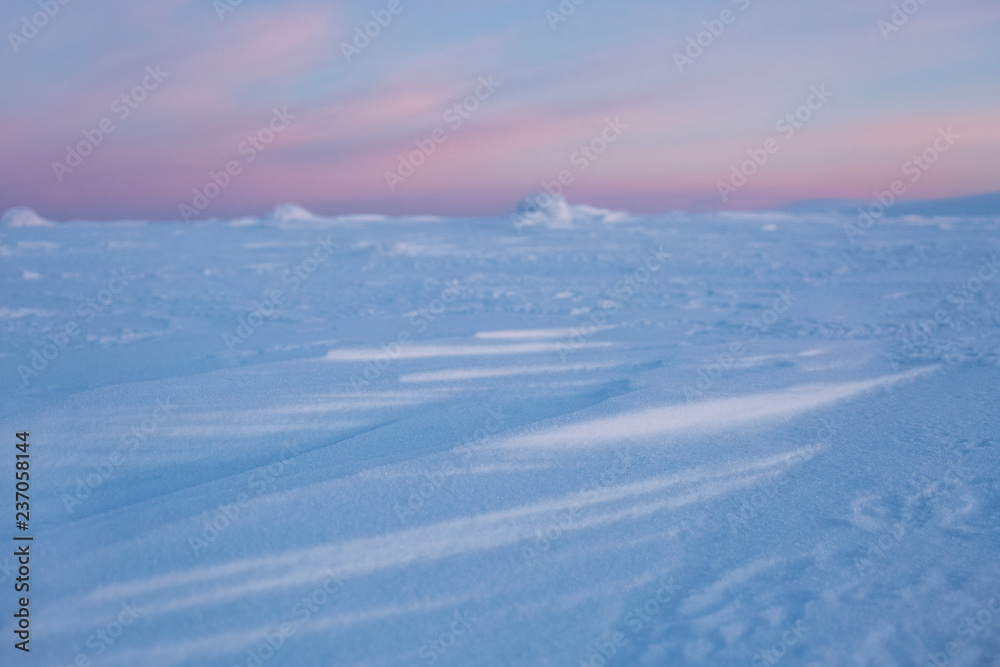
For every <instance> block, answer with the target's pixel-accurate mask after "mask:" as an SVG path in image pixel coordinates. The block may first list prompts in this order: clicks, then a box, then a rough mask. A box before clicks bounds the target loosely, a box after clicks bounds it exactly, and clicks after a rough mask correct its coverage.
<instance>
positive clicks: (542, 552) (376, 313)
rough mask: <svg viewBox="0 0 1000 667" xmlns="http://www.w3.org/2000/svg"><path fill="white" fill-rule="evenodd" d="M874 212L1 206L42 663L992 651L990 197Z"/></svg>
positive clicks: (960, 655)
mask: <svg viewBox="0 0 1000 667" xmlns="http://www.w3.org/2000/svg"><path fill="white" fill-rule="evenodd" d="M853 222H854V218H852V217H849V216H841V215H835V214H819V213H789V212H774V213H746V214H735V213H732V214H702V215H689V214H680V213H675V214H668V215H662V216H655V217H649V216H638V217H633V216H628V215H625V214H617V213H610V212H603V211H599V210H597V209H591V208H587V207H568V206H566V205H564V204H562V203H560V204H559V205H558V206H556V207H553V208H551V209H548V210H544V211H538V212H532V211H527V212H525V211H522V213H521V214H520V215H515V216H513V217H510V216H505V217H500V218H495V219H469V220H452V219H439V218H430V217H422V218H416V217H415V218H384V217H379V216H354V217H342V218H332V219H325V218H319V217H316V216H313V215H311V214H310V213H308V212H307V211H304V210H302V209H298V208H296V207H292V206H284V207H279V208H278V209H276V210H275V211H274V212H273V213H272V214H270V215H267V216H263V217H261V218H247V219H242V220H235V221H221V220H216V221H207V222H198V223H194V224H180V223H177V224H165V223H145V222H136V221H133V222H117V223H88V222H68V223H47V222H46V221H44V220H41V219H40V218H38V217H37V216H35V215H34V214H33V213H31V212H30V211H25V210H17V211H11V212H8V214H7V215H6V216H5V217H4V222H3V224H2V226H0V285H2V290H0V332H2V333H0V368H2V370H3V385H2V390H0V424H2V425H3V429H4V430H5V433H6V434H7V438H8V439H9V440H11V441H12V442H13V434H14V433H15V432H17V431H22V430H27V431H30V433H31V442H32V465H33V468H32V470H33V478H32V479H33V489H34V497H33V507H32V512H33V532H34V536H35V542H34V544H33V547H32V548H33V549H35V551H34V560H33V564H32V572H33V577H35V578H36V581H37V585H36V588H35V589H34V590H33V599H32V614H33V616H32V618H33V628H34V634H33V638H32V642H33V650H32V653H31V658H30V661H29V662H30V664H39V665H43V664H44V665H66V666H68V665H77V664H79V665H83V664H93V665H108V666H111V665H122V666H130V665H150V666H153V665H226V666H235V665H245V666H247V667H253V666H254V665H257V666H261V665H268V666H270V665H295V666H311V665H315V666H324V667H325V666H329V665H345V666H347V665H356V666H359V667H360V666H362V665H365V666H369V665H370V666H376V665H402V666H404V667H406V666H409V665H416V666H424V665H427V666H429V665H568V666H577V665H593V666H595V667H600V666H601V665H604V664H608V665H650V666H652V665H702V664H705V665H751V666H753V667H759V666H761V665H921V666H923V665H933V664H939V665H940V664H948V665H1000V634H998V631H1000V610H995V611H990V608H991V607H990V605H991V603H992V604H993V605H994V608H995V604H996V602H997V601H1000V558H998V554H1000V476H998V470H1000V465H998V464H1000V448H998V446H997V445H998V441H1000V427H998V424H1000V420H998V417H1000V406H998V401H997V399H996V396H997V393H998V390H1000V368H998V360H1000V310H998V306H1000V292H998V290H997V285H998V283H1000V275H998V273H997V272H998V271H1000V267H998V266H997V264H996V262H997V258H998V256H1000V219H998V218H995V217H994V218H989V217H987V218H976V219H963V218H921V217H916V216H910V217H899V218H884V219H881V220H879V221H877V223H876V224H874V225H872V226H871V227H870V228H868V229H866V230H864V231H863V233H860V234H856V233H853V232H852V230H851V228H850V227H849V225H851V224H852V223H853ZM526 223H530V224H526ZM10 459H11V461H12V460H13V458H12V457H10ZM0 465H3V466H6V465H8V464H7V463H6V462H0ZM11 478H12V475H8V474H6V473H5V474H3V475H2V479H3V482H2V484H0V489H2V492H3V494H4V497H7V496H9V495H13V493H12V486H13V483H12V481H11ZM5 551H7V550H5ZM13 561H14V559H13V556H12V555H9V554H7V555H4V556H0V566H2V569H0V577H2V578H3V579H4V582H3V584H2V585H3V588H4V589H5V590H6V589H8V588H9V586H10V577H11V572H12V570H11V568H12V566H13ZM8 597H9V596H6V597H4V598H3V600H7V599H8ZM5 604H6V603H5ZM5 609H6V608H5ZM984 610H986V612H987V613H983V612H984ZM977 616H978V619H979V620H978V621H977V620H976V619H977ZM987 616H989V620H988V621H987V620H984V619H986V618H987ZM12 627H13V626H12V623H11V617H10V615H9V614H8V613H6V611H5V612H4V621H3V624H2V629H3V636H4V637H7V638H8V639H9V638H10V637H11V636H12V635H11V629H12ZM2 650H3V651H4V652H5V654H9V652H10V651H11V650H12V649H11V648H10V646H4V647H3V649H2ZM947 651H951V653H947ZM0 662H4V661H3V660H0Z"/></svg>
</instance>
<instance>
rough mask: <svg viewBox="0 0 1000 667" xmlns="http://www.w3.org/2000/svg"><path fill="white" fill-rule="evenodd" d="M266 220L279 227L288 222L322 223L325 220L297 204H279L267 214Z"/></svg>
mask: <svg viewBox="0 0 1000 667" xmlns="http://www.w3.org/2000/svg"><path fill="white" fill-rule="evenodd" d="M266 219H267V220H269V221H270V222H273V223H277V224H279V225H282V224H286V223H289V222H323V221H324V220H325V219H326V218H323V217H322V216H318V215H316V214H315V213H313V212H312V211H310V210H308V209H306V208H304V207H302V206H299V205H298V204H279V205H277V206H275V207H274V209H273V210H272V211H271V212H270V213H269V214H268V216H267V218H266Z"/></svg>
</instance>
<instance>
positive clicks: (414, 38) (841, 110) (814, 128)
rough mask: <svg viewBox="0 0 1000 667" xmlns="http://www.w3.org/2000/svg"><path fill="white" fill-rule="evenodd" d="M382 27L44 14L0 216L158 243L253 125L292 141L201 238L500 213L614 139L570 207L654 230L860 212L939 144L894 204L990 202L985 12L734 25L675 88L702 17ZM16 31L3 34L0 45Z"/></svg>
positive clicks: (2, 108) (6, 161) (456, 19)
mask: <svg viewBox="0 0 1000 667" xmlns="http://www.w3.org/2000/svg"><path fill="white" fill-rule="evenodd" d="M404 4H405V9H404V11H403V13H402V14H400V15H398V16H396V17H394V18H393V21H392V22H391V23H390V24H389V25H387V26H385V27H384V28H382V29H381V33H382V34H380V35H379V36H378V37H377V38H375V39H373V40H372V42H371V44H370V45H369V46H368V47H366V48H365V49H364V50H363V51H362V52H361V53H360V54H359V55H355V57H353V58H352V62H350V63H348V62H347V60H346V59H345V58H344V56H343V54H342V52H341V42H342V41H344V40H350V39H351V38H352V35H353V34H354V29H355V27H356V26H362V25H364V24H365V22H367V21H370V20H371V16H370V15H369V13H368V10H365V9H359V8H358V7H357V6H356V5H354V4H352V3H346V2H334V3H331V2H321V1H319V0H296V1H293V2H287V3H269V2H256V3H254V2H250V1H249V0H247V1H245V2H244V3H242V4H241V5H240V6H239V7H237V8H236V10H235V11H233V12H231V13H230V14H227V15H226V16H225V18H224V20H219V18H218V17H217V16H216V15H215V12H214V11H213V10H212V9H211V4H210V3H202V2H194V1H193V0H191V1H189V0H168V1H164V2H157V3H152V4H151V5H150V6H145V5H136V4H135V3H126V2H124V0H114V1H112V2H108V3H102V4H101V5H100V6H97V5H94V4H89V5H79V4H75V3H74V4H72V5H69V6H66V7H65V9H64V10H63V11H62V14H61V15H60V16H57V17H56V18H55V19H53V20H52V24H51V26H48V27H46V28H45V29H44V30H42V31H40V34H39V35H38V36H37V37H36V38H34V39H33V40H32V41H31V42H30V44H29V46H28V48H25V49H23V50H22V52H21V53H18V54H17V55H16V56H15V55H14V54H13V53H11V52H8V54H7V56H5V60H4V61H3V66H2V67H0V86H2V87H3V89H4V90H5V91H11V94H7V95H5V96H4V98H3V99H2V100H0V113H2V114H3V119H4V121H5V122H4V123H0V142H2V145H3V146H4V154H3V156H2V158H0V209H2V208H6V207H7V206H14V205H28V206H32V207H34V208H36V209H38V210H39V211H41V212H42V213H43V214H47V215H50V216H52V217H56V218H59V217H69V216H83V217H87V216H88V215H89V216H93V217H108V216H143V217H152V218H157V219H167V218H176V217H177V214H176V211H177V206H178V204H180V203H183V202H184V201H185V200H186V199H189V198H190V196H191V192H192V189H193V188H196V187H198V186H199V185H202V184H203V183H204V181H205V179H206V177H207V174H208V172H209V171H210V170H217V169H220V168H222V167H223V166H224V165H225V163H226V162H227V161H228V160H230V159H232V158H233V156H234V154H235V152H236V147H237V146H238V145H239V144H240V142H242V141H244V140H245V139H246V137H247V136H248V135H250V134H253V133H256V132H257V131H258V130H259V129H260V128H262V127H264V126H265V125H266V123H267V122H268V119H269V117H270V116H271V113H272V109H273V108H275V107H277V108H287V109H288V110H289V111H290V112H291V113H293V114H294V115H295V121H294V123H293V124H292V125H291V126H290V127H289V128H288V130H287V131H286V132H283V133H281V134H280V135H279V136H278V137H277V138H276V139H275V141H274V142H273V144H271V145H270V146H269V147H268V149H267V150H266V151H265V152H263V153H261V155H260V157H259V158H258V159H257V160H256V161H255V163H254V164H253V165H252V168H248V169H246V170H245V173H244V174H242V175H241V176H240V177H239V178H238V179H236V180H234V182H233V185H232V186H231V187H230V188H228V189H227V190H226V192H225V193H223V195H222V196H221V197H219V199H218V200H217V201H216V202H214V203H213V205H212V209H211V210H210V211H206V215H218V216H230V215H232V216H236V215H244V214H249V213H255V212H259V211H260V210H261V209H264V208H267V207H269V206H271V205H273V204H275V203H278V202H283V201H298V202H301V203H303V204H305V205H307V206H311V207H313V208H316V209H318V210H321V211H323V212H329V213H337V212H358V211H361V210H366V209H367V210H371V211H386V212H404V211H409V212H417V213H445V214H488V213H499V212H502V210H503V208H504V207H506V206H509V205H510V204H511V203H512V202H513V201H514V200H515V199H517V198H519V197H520V196H523V195H524V194H526V193H527V192H530V191H534V190H537V189H538V188H539V187H541V184H542V182H543V181H550V180H552V179H553V178H555V177H556V176H557V174H558V172H559V171H560V170H562V169H566V168H569V167H570V164H569V159H570V155H571V154H572V153H573V152H574V151H575V150H576V149H577V147H579V146H580V145H581V144H585V143H588V142H589V141H590V140H591V139H593V138H594V137H596V136H597V135H598V133H600V131H601V128H602V126H603V124H604V122H605V120H606V119H607V118H616V117H620V118H621V119H622V121H623V122H625V123H627V124H628V126H629V127H628V130H627V132H626V133H624V134H623V136H622V137H621V138H620V140H618V141H616V142H615V144H614V146H612V147H611V148H610V149H609V150H608V151H607V153H606V154H605V155H603V156H602V157H601V158H600V159H599V160H597V161H595V162H594V163H593V164H592V165H590V167H588V169H587V170H586V172H584V173H576V174H575V179H574V183H573V184H572V186H570V187H569V188H568V189H567V191H568V193H569V196H570V198H571V199H574V200H577V201H581V202H587V203H593V204H596V205H615V206H622V207H625V208H631V209H633V210H640V211H642V210H645V211H657V210H668V209H672V208H725V207H734V208H757V207H765V206H775V205H781V204H784V203H787V202H789V201H793V200H797V199H805V198H826V197H859V198H867V197H869V196H870V195H871V192H872V191H873V190H874V189H876V188H879V187H884V186H885V185H886V184H887V183H888V182H890V181H891V180H892V179H893V178H895V177H896V175H897V174H898V172H899V169H900V166H901V165H902V162H903V161H905V160H906V159H907V158H908V156H909V155H910V154H912V152H914V151H918V150H922V148H923V147H925V146H926V145H927V143H928V142H930V141H933V136H934V133H935V132H936V131H937V129H938V128H941V127H948V126H952V127H954V129H955V131H956V132H959V133H961V134H962V140H961V142H960V144H959V145H956V147H955V149H954V151H952V152H949V155H948V156H947V159H943V160H942V161H941V163H940V165H939V166H937V167H935V169H934V170H933V172H932V173H929V174H928V175H927V178H926V179H923V180H922V181H921V182H920V183H919V184H918V185H914V187H913V188H912V190H911V191H910V193H909V194H910V195H911V196H914V197H938V196H950V195H963V194H972V193H976V192H982V191H987V190H995V189H997V184H996V182H995V178H993V177H991V176H990V175H991V174H996V173H998V170H1000V151H998V150H997V149H998V148H1000V130H998V125H997V123H996V121H995V118H996V115H995V114H996V109H997V108H998V107H1000V89H997V87H996V86H995V82H996V80H997V76H998V74H1000V58H998V57H997V56H998V55H1000V45H998V43H997V42H996V39H995V35H996V33H997V29H998V27H1000V8H998V7H997V5H996V4H995V3H991V2H987V1H986V0H970V2H966V3H959V4H945V3H927V4H926V5H924V6H923V7H922V8H921V10H920V11H919V12H918V14H916V15H915V16H914V17H912V18H911V19H910V20H909V21H908V23H907V25H905V26H903V27H902V28H901V29H900V30H899V31H898V32H894V33H892V34H891V35H890V36H889V39H883V36H882V34H881V33H880V30H879V28H878V24H877V22H878V21H879V20H880V19H884V18H886V17H888V16H889V15H890V13H891V11H892V8H891V6H886V7H882V6H878V7H873V6H872V5H871V3H870V2H863V1H862V0H849V1H848V2H844V3H836V4H824V5H818V6H816V7H810V11H809V12H808V13H805V12H802V11H801V10H799V9H798V7H799V5H798V4H797V3H791V2H786V3H767V4H763V3H752V4H751V5H750V6H748V8H747V9H746V11H745V12H740V11H737V15H738V20H737V21H736V22H735V23H734V24H732V25H730V26H728V27H727V28H726V32H725V33H724V34H723V35H721V36H719V37H718V38H717V39H716V42H715V43H714V44H712V45H711V46H710V47H709V48H707V49H706V50H705V52H704V54H703V55H701V56H699V57H698V58H697V59H696V60H695V61H694V63H693V64H691V65H689V66H688V67H687V68H686V70H685V71H684V72H678V70H677V67H676V66H675V63H674V61H673V58H672V54H673V52H675V51H677V50H680V49H683V48H684V47H685V45H686V43H687V42H686V40H687V37H688V36H690V35H695V34H697V33H698V32H699V31H700V30H702V29H703V24H702V22H703V21H706V20H712V19H714V18H716V16H717V15H718V11H719V10H720V9H721V7H717V8H713V9H711V10H709V9H707V8H706V7H704V6H703V5H702V4H700V3H697V2H694V1H693V0H685V1H683V2H681V1H678V2H670V3H654V2H652V1H646V0H636V1H634V2H628V3H619V4H616V5H614V6H613V7H608V6H604V5H600V4H593V3H588V4H587V5H583V6H580V7H579V8H578V11H577V12H576V13H575V14H574V15H573V16H572V17H570V19H569V20H568V21H566V22H565V23H561V24H559V25H558V27H557V29H556V30H555V31H553V30H551V29H550V27H549V25H548V23H547V21H546V18H545V10H546V9H547V8H548V7H547V6H539V5H538V4H537V3H530V2H528V1H527V0H517V1H515V2H506V3H504V2H499V1H497V2H492V1H488V2H484V3H479V4H477V5H476V7H474V8H473V7H469V6H466V5H462V4H458V3H444V4H441V5H428V6H425V5H422V4H420V5H418V4H416V3H412V4H410V3H404ZM552 4H553V5H556V4H557V3H552ZM723 6H725V5H723ZM732 6H733V7H737V5H736V4H734V5H732ZM20 18H21V16H20V14H19V10H18V9H16V7H13V6H10V5H6V6H4V8H3V9H0V27H4V26H6V27H7V28H8V29H16V28H17V26H18V25H19V22H20ZM149 65H152V66H156V65H159V66H161V67H162V68H163V69H164V70H166V71H168V72H169V73H170V76H169V78H168V79H167V80H166V81H165V82H164V83H163V85H162V86H161V87H159V88H158V89H157V90H155V91H152V92H151V93H150V94H149V96H148V100H146V101H144V102H143V103H142V104H141V106H140V107H139V108H137V109H136V110H135V113H134V114H132V115H131V117H129V118H128V119H126V120H123V121H120V122H118V123H117V127H116V130H115V132H114V134H112V135H110V136H108V137H107V138H106V140H105V141H104V142H103V143H102V145H101V146H99V147H98V148H97V149H96V150H95V151H94V153H93V155H92V156H90V157H88V159H87V160H86V161H85V162H84V164H83V165H81V166H80V167H79V169H76V170H74V171H73V173H72V174H71V175H70V176H68V177H66V178H65V179H64V180H63V181H62V182H60V181H58V180H57V179H56V178H55V176H54V175H53V169H52V162H53V161H54V160H60V159H62V158H63V156H64V155H65V153H66V146H67V145H73V144H75V143H76V142H79V141H80V140H81V139H82V138H83V136H82V134H81V133H82V132H83V131H84V130H87V129H91V128H93V127H95V126H96V125H97V123H98V122H99V121H100V120H101V119H102V118H103V117H105V116H108V115H109V105H110V103H111V102H112V100H114V99H116V98H117V97H119V96H120V95H122V94H123V93H127V92H128V91H129V90H131V89H132V87H134V86H135V85H137V84H138V82H139V81H141V80H142V78H143V75H144V71H145V68H146V67H147V66H149ZM490 75H492V76H494V77H495V78H496V80H498V81H500V82H502V85H501V87H500V88H499V89H498V90H497V91H496V92H495V94H493V95H492V96H491V97H490V98H489V99H488V100H486V101H484V102H482V104H481V106H480V108H479V109H477V110H476V112H475V113H474V114H473V115H472V117H470V118H469V119H468V122H465V123H463V125H462V127H460V128H457V129H455V128H450V127H448V126H447V124H446V123H445V122H444V121H443V115H444V113H445V112H446V111H447V110H448V109H449V108H451V107H452V106H453V105H454V104H456V103H459V102H461V101H462V100H463V99H464V98H466V97H467V96H468V95H469V94H470V93H471V92H472V90H474V89H475V87H476V85H477V80H478V77H480V76H490ZM820 84H822V85H826V86H828V87H829V89H830V90H831V91H833V93H834V98H833V99H832V100H831V101H830V102H829V103H828V104H826V105H824V107H823V108H822V109H820V110H819V111H817V112H816V113H815V117H814V118H813V119H811V120H810V121H809V123H808V125H807V126H806V127H804V128H803V129H802V131H800V132H798V133H796V135H795V136H794V137H793V138H792V139H790V140H788V141H787V142H786V143H783V145H782V149H781V151H780V153H778V154H777V155H775V156H773V159H772V160H771V161H770V162H769V164H768V165H767V168H766V169H762V170H761V172H760V173H759V175H757V176H755V177H754V179H753V180H752V182H751V183H750V184H748V186H747V187H746V188H745V189H743V190H741V191H740V193H739V195H738V196H736V197H733V198H732V199H731V200H730V201H729V202H725V203H723V202H722V201H721V200H720V199H719V197H718V195H717V192H716V184H717V182H718V181H719V180H720V179H722V178H725V176H726V175H727V173H728V172H729V170H730V167H731V165H732V164H734V163H737V162H738V161H740V160H742V159H745V153H746V151H747V150H748V149H752V148H756V147H758V146H759V145H760V144H761V142H763V140H764V139H765V138H766V137H768V136H770V135H774V134H775V130H774V124H775V121H776V120H777V119H779V118H780V117H782V116H783V115H784V114H785V113H787V112H789V111H793V110H794V109H795V108H796V107H797V106H798V105H800V104H802V102H803V100H804V99H805V98H806V97H807V96H808V94H809V90H810V88H811V87H812V86H814V85H820ZM437 127H445V128H446V129H447V130H448V141H447V142H446V143H445V144H443V145H441V146H439V147H438V148H437V150H436V151H435V154H434V155H433V156H431V158H429V159H428V160H427V161H426V164H425V165H423V166H422V167H421V168H420V169H419V170H418V172H417V173H416V174H414V175H413V176H412V177H411V178H408V179H407V180H406V182H405V184H403V185H401V186H400V187H398V188H397V189H396V190H395V191H390V190H389V188H388V187H387V186H386V182H385V176H384V175H385V172H386V171H387V170H392V169H394V168H395V167H396V165H397V164H398V162H399V156H400V155H406V154H408V153H409V152H411V151H412V150H414V148H415V145H414V141H416V140H420V139H423V138H426V137H427V136H429V134H430V133H431V132H432V131H433V130H434V129H435V128H437Z"/></svg>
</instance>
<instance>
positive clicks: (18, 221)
mask: <svg viewBox="0 0 1000 667" xmlns="http://www.w3.org/2000/svg"><path fill="white" fill-rule="evenodd" d="M52 226H53V223H52V222H50V221H48V220H46V219H45V218H43V217H42V216H40V215H38V214H37V213H35V212H34V211H33V210H31V209H30V208H23V207H19V208H11V209H7V211H6V212H4V214H3V217H0V227H52Z"/></svg>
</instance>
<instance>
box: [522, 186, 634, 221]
mask: <svg viewBox="0 0 1000 667" xmlns="http://www.w3.org/2000/svg"><path fill="white" fill-rule="evenodd" d="M631 217H632V216H630V215H629V214H628V213H624V212H621V211H609V210H607V209H603V208H595V207H593V206H570V205H569V204H568V203H567V202H566V200H565V199H564V198H563V196H562V195H556V196H552V195H550V194H549V193H547V192H540V193H538V194H534V195H531V196H530V197H525V198H524V199H522V200H521V201H520V202H518V204H517V208H516V210H515V211H514V214H513V216H512V218H513V220H514V225H515V226H516V227H517V228H518V229H520V228H522V227H531V226H543V227H550V228H553V229H569V228H571V227H573V226H574V224H578V223H612V222H623V221H625V220H628V219H630V218H631Z"/></svg>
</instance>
